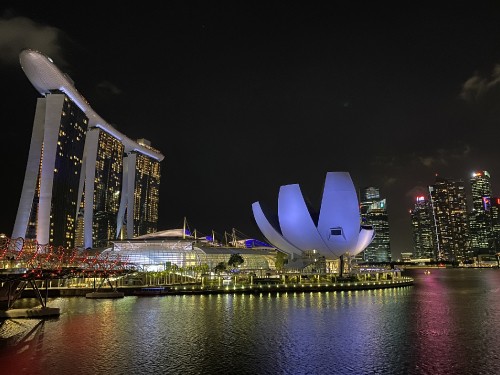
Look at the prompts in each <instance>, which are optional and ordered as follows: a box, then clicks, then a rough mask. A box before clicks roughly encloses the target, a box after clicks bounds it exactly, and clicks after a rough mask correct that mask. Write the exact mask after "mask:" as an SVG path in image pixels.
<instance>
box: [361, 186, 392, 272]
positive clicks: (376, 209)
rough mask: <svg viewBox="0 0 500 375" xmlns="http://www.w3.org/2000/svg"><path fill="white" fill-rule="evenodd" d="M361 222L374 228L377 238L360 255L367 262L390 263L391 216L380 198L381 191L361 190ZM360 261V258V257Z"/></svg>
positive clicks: (368, 188)
mask: <svg viewBox="0 0 500 375" xmlns="http://www.w3.org/2000/svg"><path fill="white" fill-rule="evenodd" d="M360 213H361V222H362V223H363V224H369V225H372V226H373V229H374V230H375V238H374V239H373V241H372V242H371V243H370V245H368V247H367V248H366V249H365V250H364V251H363V252H362V253H361V254H360V257H361V256H362V258H363V260H364V261H365V262H370V263H373V262H390V261H391V259H392V255H391V242H390V238H389V216H388V214H387V204H386V200H385V199H381V198H380V192H379V189H378V188H376V187H372V186H370V187H366V188H363V189H361V190H360ZM358 259H359V257H358Z"/></svg>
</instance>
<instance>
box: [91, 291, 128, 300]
mask: <svg viewBox="0 0 500 375" xmlns="http://www.w3.org/2000/svg"><path fill="white" fill-rule="evenodd" d="M124 296H125V293H123V292H119V291H117V290H111V291H98V290H96V291H94V292H90V293H86V294H85V298H123V297H124Z"/></svg>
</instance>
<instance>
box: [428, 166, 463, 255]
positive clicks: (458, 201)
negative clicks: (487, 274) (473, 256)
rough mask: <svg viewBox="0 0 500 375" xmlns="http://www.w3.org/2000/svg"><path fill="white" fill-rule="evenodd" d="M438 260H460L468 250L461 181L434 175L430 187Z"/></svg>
mask: <svg viewBox="0 0 500 375" xmlns="http://www.w3.org/2000/svg"><path fill="white" fill-rule="evenodd" d="M429 193H430V198H431V205H432V214H433V218H434V225H435V229H436V244H437V254H436V256H437V260H439V261H441V260H443V261H451V262H460V261H463V260H464V258H465V257H466V255H467V253H468V226H467V202H466V195H465V189H464V184H463V181H462V180H451V179H445V178H442V177H439V176H436V181H435V183H434V185H431V186H429Z"/></svg>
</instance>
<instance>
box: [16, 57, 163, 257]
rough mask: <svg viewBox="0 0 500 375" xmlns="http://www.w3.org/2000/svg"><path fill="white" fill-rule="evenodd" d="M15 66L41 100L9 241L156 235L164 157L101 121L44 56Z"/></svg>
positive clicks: (97, 242) (70, 242)
mask: <svg viewBox="0 0 500 375" xmlns="http://www.w3.org/2000/svg"><path fill="white" fill-rule="evenodd" d="M20 63H21V67H22V69H23V71H24V72H25V74H26V76H27V77H28V79H29V80H30V82H31V83H32V84H33V86H34V87H35V89H36V90H37V91H38V92H39V93H40V94H41V95H42V97H41V98H38V99H37V104H36V110H35V118H34V122H33V131H32V136H31V144H30V149H29V155H28V162H27V166H26V173H25V177H24V183H23V187H22V192H21V198H20V202H19V207H18V211H17V216H16V221H15V223H14V230H13V233H12V237H13V238H20V237H21V238H25V239H35V240H36V241H37V242H38V243H39V244H41V245H45V244H49V245H53V246H63V247H65V248H73V247H84V248H92V247H102V246H106V245H108V244H109V241H110V240H113V239H117V238H118V239H126V238H133V237H137V236H139V235H143V234H147V233H153V232H156V230H157V223H158V203H159V188H160V162H161V161H162V160H163V158H164V156H163V155H162V154H161V153H160V152H159V151H158V150H156V149H154V148H153V147H151V144H150V142H149V141H147V140H145V139H139V140H132V139H130V138H128V137H127V136H125V135H124V134H122V133H120V132H119V131H117V130H116V129H114V128H113V127H112V126H111V125H110V124H109V123H107V122H106V121H105V120H103V119H102V118H101V117H100V116H99V115H98V114H97V113H96V112H94V110H93V109H92V108H91V107H90V105H89V103H88V102H87V101H86V99H85V98H84V97H83V96H82V95H81V94H80V93H79V92H78V91H77V89H76V88H75V86H74V84H73V81H72V80H71V79H70V78H69V77H68V76H67V75H66V74H64V73H62V72H61V71H60V70H59V69H58V68H57V66H56V65H55V64H54V63H53V62H52V60H51V59H50V58H49V57H47V56H45V55H43V54H42V53H40V52H37V51H34V50H29V49H25V50H23V51H21V53H20Z"/></svg>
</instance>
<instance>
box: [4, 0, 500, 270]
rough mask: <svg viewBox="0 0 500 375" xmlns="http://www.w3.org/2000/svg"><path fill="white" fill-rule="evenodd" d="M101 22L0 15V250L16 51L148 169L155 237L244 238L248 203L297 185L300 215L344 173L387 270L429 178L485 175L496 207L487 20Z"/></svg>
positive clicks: (165, 16) (494, 64) (25, 122)
mask: <svg viewBox="0 0 500 375" xmlns="http://www.w3.org/2000/svg"><path fill="white" fill-rule="evenodd" d="M106 7H107V5H106V6H103V7H102V8H100V9H99V11H100V13H97V12H94V11H93V9H91V8H86V7H84V6H83V5H75V9H73V10H72V11H71V15H70V14H69V13H68V14H65V13H64V10H63V9H59V8H58V7H57V6H54V5H46V4H30V5H29V6H28V5H23V4H16V5H14V6H12V8H3V9H2V13H1V17H0V50H1V51H2V54H1V57H0V76H1V77H2V82H4V94H3V97H2V98H3V104H4V108H5V110H4V111H3V113H2V114H1V115H0V121H1V122H2V124H3V126H4V137H5V139H7V140H9V142H4V147H3V148H2V151H1V152H2V163H3V166H2V167H3V168H2V170H3V171H4V175H5V176H7V177H8V181H9V183H8V184H7V186H6V189H7V195H6V197H5V198H4V199H2V206H3V209H4V215H2V222H1V223H0V224H1V227H0V232H5V233H11V231H12V228H13V225H14V220H15V212H16V210H17V204H18V202H19V197H20V194H21V189H22V180H23V177H24V168H25V165H26V161H27V156H28V149H29V140H30V138H31V129H32V125H33V116H34V112H35V110H34V109H35V103H36V100H37V98H38V97H39V95H38V94H37V93H36V91H35V90H34V89H33V87H32V85H31V84H30V83H29V81H28V80H27V79H26V77H25V75H24V73H23V72H22V70H21V68H20V65H19V59H18V54H19V51H20V50H21V49H22V48H33V49H37V50H39V51H40V52H42V53H44V54H46V55H48V56H49V57H51V58H52V59H54V61H55V63H56V64H57V65H58V66H59V67H60V68H61V70H62V71H64V72H66V73H68V74H69V76H70V77H71V79H72V80H73V81H74V82H75V86H76V87H77V88H78V90H79V91H80V92H81V93H82V94H83V95H84V96H85V97H86V98H87V99H88V101H89V103H90V105H91V106H92V107H93V108H94V109H95V110H96V112H97V113H99V115H101V116H102V117H103V118H105V119H106V120H107V121H108V122H110V123H111V124H113V126H114V127H116V128H117V129H119V130H120V131H122V132H124V133H125V134H127V135H129V136H130V137H131V138H142V137H144V138H147V139H150V140H151V141H152V143H153V145H154V146H155V147H158V149H160V150H161V151H162V153H163V154H164V155H165V160H164V161H163V162H162V177H161V179H162V182H161V185H160V186H161V187H160V209H159V225H158V229H159V230H162V229H169V228H174V227H180V226H181V225H182V221H183V219H184V217H187V219H188V221H189V223H190V225H191V226H192V227H194V228H196V229H197V230H199V231H200V232H206V233H210V231H211V230H215V231H216V232H218V233H219V234H221V233H222V232H223V231H224V230H231V228H232V227H234V228H236V229H238V230H240V231H241V232H243V233H245V234H247V235H249V236H255V237H257V238H262V234H261V233H260V231H259V230H258V228H257V226H256V225H255V222H254V219H253V215H252V210H251V205H252V203H253V202H255V201H266V202H269V203H273V202H275V201H276V197H275V195H276V192H277V191H278V188H279V186H282V185H285V184H291V183H298V184H300V185H301V186H302V187H303V188H304V195H306V196H308V197H310V199H311V201H312V202H313V203H315V202H317V201H319V199H320V197H319V195H320V192H321V186H322V181H323V178H324V175H325V173H326V172H328V171H346V172H349V173H350V174H351V176H352V178H353V182H354V184H355V186H356V187H357V188H358V189H362V188H364V187H368V186H374V187H377V188H379V189H380V195H381V196H382V197H385V198H386V199H387V209H388V215H389V225H390V237H391V249H392V252H393V259H394V260H396V259H397V258H399V254H400V253H401V252H411V251H413V242H412V235H411V220H410V215H409V210H410V209H412V208H413V205H414V200H415V197H416V196H418V195H420V194H421V193H422V192H425V191H426V190H427V188H428V186H429V185H431V184H432V183H433V180H434V177H435V175H436V174H439V175H440V176H443V177H445V178H453V179H461V180H463V181H464V184H465V186H466V188H467V189H469V188H470V186H469V178H470V176H471V174H472V173H473V172H474V171H476V170H487V171H489V172H490V174H491V187H492V193H493V195H496V196H498V195H500V168H499V167H498V166H499V164H498V160H499V157H500V155H499V152H498V151H496V150H495V148H496V146H495V141H496V139H497V137H498V135H500V134H499V128H498V124H499V120H500V113H499V111H498V109H497V108H495V107H496V103H497V101H498V87H497V86H498V82H499V80H498V71H499V70H498V64H499V63H500V49H498V48H497V47H496V46H498V45H499V42H500V33H498V32H497V30H498V27H499V26H498V25H499V24H500V22H499V21H500V11H499V9H497V8H496V7H493V8H491V9H487V8H486V6H485V8H482V9H481V8H479V7H475V8H474V11H470V9H468V8H466V7H464V8H460V7H459V6H454V9H453V10H448V11H447V12H446V13H439V11H437V10H435V9H433V10H432V12H429V10H428V9H426V8H424V7H422V8H416V9H412V11H411V13H404V12H401V13H400V14H398V16H397V17H395V16H394V14H395V11H392V12H387V14H385V15H384V14H383V13H384V11H383V9H379V10H378V12H375V13H372V12H370V11H368V9H367V8H365V10H364V11H358V10H356V9H355V7H353V8H352V9H348V8H347V6H346V7H340V6H326V5H325V6H324V8H322V7H321V6H317V7H311V6H306V5H295V6H294V5H290V4H287V5H286V7H285V6H284V5H282V4H280V3H269V4H267V5H265V6H264V5H261V6H258V5H242V4H239V5H236V4H231V5H229V6H227V5H226V6H223V5H210V4H208V3H207V4H205V5H203V6H194V5H192V6H189V5H187V4H186V5H179V4H169V5H167V9H166V11H165V12H164V13H162V14H161V16H160V15H155V14H151V12H150V10H149V9H148V10H147V11H146V10H145V9H141V7H139V9H136V8H135V7H133V8H128V6H124V7H123V8H121V11H122V14H121V15H120V16H118V17H117V16H116V15H115V13H114V12H113V13H112V9H111V8H110V9H107V8H106ZM127 13H130V14H132V15H133V16H126V14H127ZM396 13H397V12H396ZM431 13H432V14H431ZM461 14H463V16H461ZM464 25H468V27H464ZM103 30H105V32H103ZM14 154H15V155H16V157H15V158H13V157H12V155H14Z"/></svg>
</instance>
